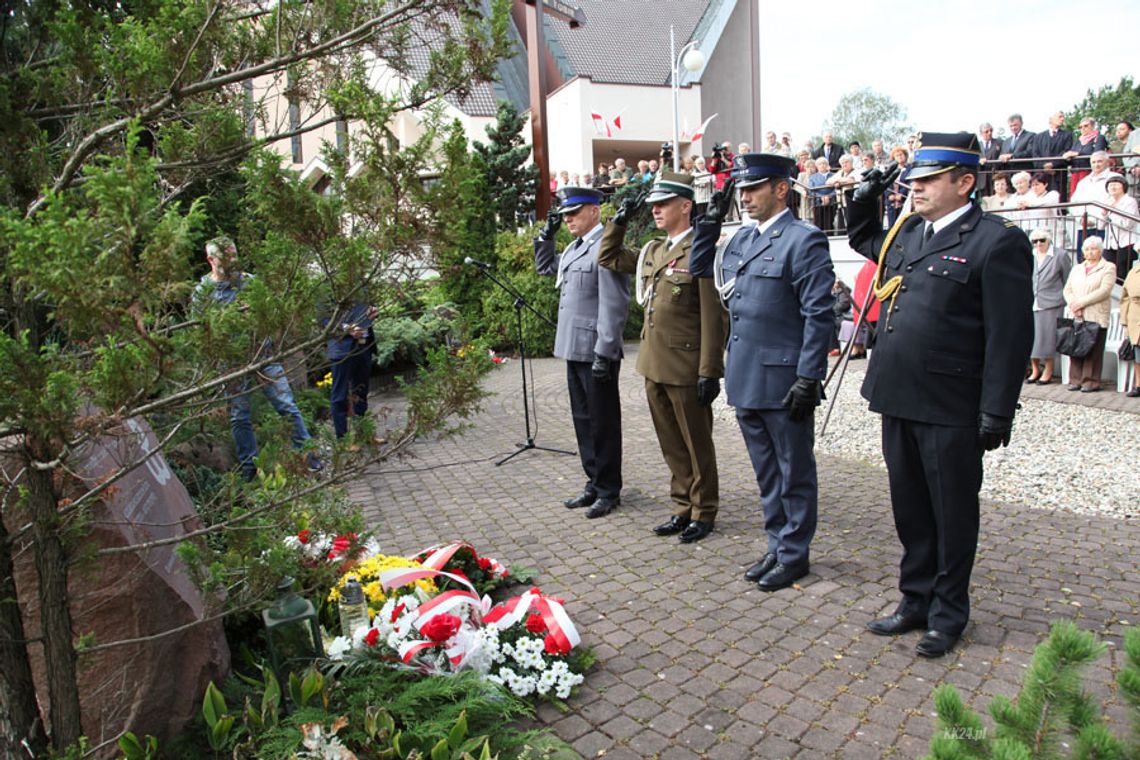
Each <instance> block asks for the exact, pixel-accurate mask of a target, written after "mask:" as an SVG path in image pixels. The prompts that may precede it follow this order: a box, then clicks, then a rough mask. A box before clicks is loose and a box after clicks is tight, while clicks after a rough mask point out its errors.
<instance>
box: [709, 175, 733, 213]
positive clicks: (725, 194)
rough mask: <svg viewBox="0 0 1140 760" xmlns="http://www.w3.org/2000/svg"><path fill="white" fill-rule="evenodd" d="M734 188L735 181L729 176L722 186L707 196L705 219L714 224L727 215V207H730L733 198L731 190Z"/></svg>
mask: <svg viewBox="0 0 1140 760" xmlns="http://www.w3.org/2000/svg"><path fill="white" fill-rule="evenodd" d="M735 189H736V182H734V181H733V180H732V179H731V178H729V179H728V180H727V181H726V182H725V183H724V187H722V188H721V189H720V190H717V191H716V192H715V193H713V194H712V198H709V207H708V209H706V210H705V219H706V220H707V221H709V222H712V223H714V224H721V223H722V222H724V220H725V219H726V218H727V217H728V212H729V209H731V208H732V202H733V200H734V199H735V198H734V196H733V192H732V191H733V190H735Z"/></svg>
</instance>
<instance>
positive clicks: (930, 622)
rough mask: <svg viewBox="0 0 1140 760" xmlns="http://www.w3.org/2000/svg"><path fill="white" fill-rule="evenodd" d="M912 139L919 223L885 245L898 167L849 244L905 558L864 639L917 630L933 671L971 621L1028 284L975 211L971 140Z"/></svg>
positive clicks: (1019, 363)
mask: <svg viewBox="0 0 1140 760" xmlns="http://www.w3.org/2000/svg"><path fill="white" fill-rule="evenodd" d="M919 139H920V140H921V141H922V146H921V147H920V148H919V149H918V150H917V151H916V152H915V158H914V162H913V163H912V164H911V168H910V171H909V174H908V175H907V181H908V182H910V183H911V186H912V187H911V193H910V197H911V199H912V201H913V203H914V210H915V213H913V214H909V215H906V216H903V217H901V218H900V219H899V220H898V221H897V222H896V223H895V225H894V227H892V228H891V230H890V232H889V233H888V232H884V231H883V225H882V222H881V220H880V218H879V214H878V210H877V208H878V207H877V200H878V198H879V197H880V196H881V195H882V191H883V189H885V188H886V187H888V186H889V185H890V182H891V180H892V179H893V175H894V174H896V173H897V167H893V168H889V169H887V170H886V171H883V170H879V169H875V170H874V171H872V172H871V173H870V174H869V175H868V176H867V178H866V179H865V180H864V182H863V183H862V184H861V185H860V186H859V187H858V188H857V189H856V192H855V195H854V199H853V202H852V203H851V220H850V221H851V226H850V233H849V236H850V242H851V247H852V248H854V249H855V250H857V251H859V252H860V253H861V254H863V255H864V256H867V257H869V258H872V259H875V260H877V261H878V264H879V267H878V272H877V275H876V278H875V288H876V290H875V295H876V297H878V298H879V300H880V301H881V302H882V304H883V309H882V316H881V317H880V319H879V329H878V332H877V334H876V341H875V350H874V352H873V355H872V356H871V364H870V366H868V368H867V376H866V378H865V379H864V381H863V388H862V393H863V398H865V399H867V401H869V402H870V405H871V411H873V412H879V413H880V414H881V415H882V424H883V458H884V459H885V460H886V463H887V473H888V477H889V480H890V486H891V508H892V510H893V512H894V518H895V529H896V530H897V532H898V536H899V541H900V542H901V543H902V545H903V556H902V561H901V563H900V566H899V591H901V592H902V601H900V602H899V605H898V607H897V609H896V610H895V612H894V613H893V614H891V615H888V616H886V617H883V618H880V619H877V620H873V621H871V622H870V623H869V624H868V626H867V627H868V628H869V629H870V630H871V632H872V633H875V634H879V635H881V636H895V635H898V634H902V633H906V632H907V631H912V630H923V631H925V634H924V635H923V636H922V638H921V639H920V640H919V642H918V644H917V646H916V648H915V649H916V651H917V652H918V654H920V655H922V656H924V657H941V656H942V655H944V654H946V652H948V651H950V649H952V648H953V647H954V645H955V644H956V643H957V642H958V638H959V636H961V634H962V630H963V629H964V628H965V627H966V622H967V621H968V620H969V613H970V597H969V585H970V573H971V571H972V569H973V566H974V553H975V551H976V549H977V544H978V523H979V508H978V491H979V489H980V488H981V485H982V455H983V453H984V452H986V451H991V450H993V449H995V448H997V447H998V446H1005V445H1007V444H1008V443H1009V437H1010V431H1011V429H1012V426H1013V413H1014V409H1015V408H1016V406H1017V397H1018V394H1019V393H1020V392H1021V387H1022V384H1023V379H1024V377H1025V366H1026V363H1027V362H1028V360H1029V351H1030V347H1031V345H1032V342H1033V311H1032V304H1033V288H1032V271H1033V270H1032V262H1031V256H1030V250H1029V241H1028V239H1027V238H1026V236H1025V233H1024V232H1022V231H1021V230H1020V229H1019V228H1018V227H1017V225H1016V224H1014V223H1013V222H1010V221H1007V220H1004V219H1002V218H1001V217H998V216H992V215H990V214H985V213H983V212H982V210H981V208H980V207H978V206H977V205H976V204H974V203H972V202H971V201H970V194H971V193H972V192H973V190H974V188H975V187H976V186H977V173H978V166H979V164H980V163H981V151H980V150H979V147H978V141H977V138H976V137H974V135H972V134H967V133H966V132H959V133H957V134H934V133H930V132H927V133H925V134H923V135H921V136H920V138H919Z"/></svg>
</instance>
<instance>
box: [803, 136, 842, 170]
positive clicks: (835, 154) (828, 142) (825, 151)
mask: <svg viewBox="0 0 1140 760" xmlns="http://www.w3.org/2000/svg"><path fill="white" fill-rule="evenodd" d="M834 139H835V138H834V137H833V136H832V134H831V133H830V132H824V133H823V144H822V145H820V146H819V147H818V148H816V149H815V150H813V151H812V153H811V157H812V158H826V159H827V165H828V166H830V167H831V171H833V172H834V171H838V170H839V157H840V156H842V155H843V149H842V148H840V147H839V146H838V145H836V144H835V143H834V142H832V140H834Z"/></svg>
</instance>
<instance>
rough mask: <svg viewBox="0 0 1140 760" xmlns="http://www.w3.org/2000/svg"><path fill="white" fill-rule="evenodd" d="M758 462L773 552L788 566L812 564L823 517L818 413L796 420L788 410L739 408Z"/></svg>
mask: <svg viewBox="0 0 1140 760" xmlns="http://www.w3.org/2000/svg"><path fill="white" fill-rule="evenodd" d="M736 421H737V422H738V423H739V424H740V433H741V435H743V436H744V446H745V448H747V449H748V457H749V458H750V459H751V460H752V469H753V471H754V472H755V473H756V483H757V485H759V486H760V505H761V507H763V509H764V530H765V531H766V532H767V533H768V551H769V552H773V553H775V555H776V558H777V559H779V561H780V562H783V563H784V564H786V565H788V564H795V563H799V562H806V561H808V559H809V558H810V552H809V548H810V546H811V540H812V538H813V537H814V536H815V527H816V523H817V521H818V515H819V481H818V479H817V477H816V469H815V454H814V453H813V452H812V448H813V446H814V444H815V415H814V414H812V415H809V416H808V417H807V418H806V419H803V420H801V421H799V422H792V420H791V417H789V415H788V410H786V409H737V410H736Z"/></svg>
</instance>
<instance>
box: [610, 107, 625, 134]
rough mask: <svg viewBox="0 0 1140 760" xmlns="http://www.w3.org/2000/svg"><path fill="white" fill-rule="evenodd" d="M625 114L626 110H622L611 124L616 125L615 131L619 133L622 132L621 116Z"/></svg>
mask: <svg viewBox="0 0 1140 760" xmlns="http://www.w3.org/2000/svg"><path fill="white" fill-rule="evenodd" d="M623 113H625V109H624V108H623V109H621V111H619V112H618V115H617V116H615V117H614V120H613V121H612V122H610V123H611V124H613V125H614V129H616V130H619V131H620V130H621V115H622V114H623Z"/></svg>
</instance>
